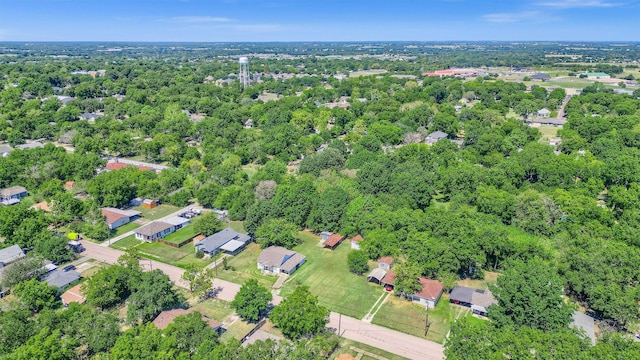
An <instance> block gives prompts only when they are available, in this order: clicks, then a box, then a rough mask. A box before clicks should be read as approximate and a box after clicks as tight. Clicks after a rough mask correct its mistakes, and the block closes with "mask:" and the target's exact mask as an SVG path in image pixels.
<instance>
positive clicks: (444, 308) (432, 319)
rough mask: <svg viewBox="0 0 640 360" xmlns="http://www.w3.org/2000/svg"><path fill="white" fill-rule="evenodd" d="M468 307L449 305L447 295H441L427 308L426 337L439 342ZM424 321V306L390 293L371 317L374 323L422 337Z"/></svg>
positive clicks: (440, 342)
mask: <svg viewBox="0 0 640 360" xmlns="http://www.w3.org/2000/svg"><path fill="white" fill-rule="evenodd" d="M467 313H469V309H467V308H463V307H461V306H455V305H451V304H450V303H449V297H448V296H446V295H443V296H442V298H440V301H439V302H438V305H436V307H435V308H434V309H429V323H430V324H431V326H430V327H429V332H428V334H427V337H426V338H427V339H429V340H431V341H435V342H437V343H439V344H442V343H444V340H445V338H446V336H447V333H448V332H449V329H450V327H451V324H452V323H453V321H455V319H456V318H458V317H459V316H465V315H466V314H467ZM425 322H426V311H425V307H424V306H421V305H418V304H415V303H413V302H411V301H407V300H404V299H401V298H399V297H397V296H395V295H392V296H390V297H389V299H387V302H386V303H384V305H382V307H381V308H380V311H378V313H377V314H376V316H375V317H374V318H373V323H374V324H376V325H380V326H384V327H388V328H390V329H394V330H398V331H401V332H403V333H407V334H411V335H414V336H419V337H424V329H425Z"/></svg>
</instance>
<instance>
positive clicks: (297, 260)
mask: <svg viewBox="0 0 640 360" xmlns="http://www.w3.org/2000/svg"><path fill="white" fill-rule="evenodd" d="M306 260H307V258H306V257H305V256H304V255H302V254H298V253H297V252H295V251H293V250H288V249H285V248H283V247H281V246H269V247H268V248H266V249H264V250H262V252H261V253H260V256H258V269H259V270H263V271H266V272H269V273H272V274H276V275H277V274H289V275H291V274H293V273H294V272H295V271H296V270H298V268H300V266H302V264H304V263H305V261H306Z"/></svg>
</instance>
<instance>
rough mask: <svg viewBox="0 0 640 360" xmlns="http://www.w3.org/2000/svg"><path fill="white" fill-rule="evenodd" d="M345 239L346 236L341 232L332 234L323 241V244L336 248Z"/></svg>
mask: <svg viewBox="0 0 640 360" xmlns="http://www.w3.org/2000/svg"><path fill="white" fill-rule="evenodd" d="M342 240H344V236H342V235H340V234H332V235H331V236H329V237H328V238H327V240H325V241H324V242H323V243H322V246H324V247H328V248H329V249H331V250H333V249H335V248H336V247H337V246H338V245H340V243H341V242H342Z"/></svg>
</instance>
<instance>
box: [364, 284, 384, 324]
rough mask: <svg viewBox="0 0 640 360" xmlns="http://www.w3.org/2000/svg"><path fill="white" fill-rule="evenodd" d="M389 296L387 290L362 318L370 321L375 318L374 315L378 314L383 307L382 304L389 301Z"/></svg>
mask: <svg viewBox="0 0 640 360" xmlns="http://www.w3.org/2000/svg"><path fill="white" fill-rule="evenodd" d="M388 297H389V293H388V292H386V291H385V292H384V293H383V294H382V295H380V297H379V298H378V300H376V302H375V304H373V306H372V307H371V309H369V312H368V313H367V315H365V316H364V317H363V318H362V321H364V322H368V323H370V322H371V321H372V320H373V317H374V316H376V314H377V313H378V311H379V310H380V308H381V307H382V304H384V302H385V301H387V298H388Z"/></svg>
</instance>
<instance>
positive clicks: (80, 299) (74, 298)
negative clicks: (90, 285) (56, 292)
mask: <svg viewBox="0 0 640 360" xmlns="http://www.w3.org/2000/svg"><path fill="white" fill-rule="evenodd" d="M80 287H81V285H80V284H78V285H76V286H74V287H71V288H70V289H68V290H67V291H65V292H64V293H62V295H60V300H62V305H64V307H67V306H69V304H71V303H72V302H75V303H78V304H84V303H85V302H86V301H87V298H86V296H84V295H83V294H82V291H80Z"/></svg>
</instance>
